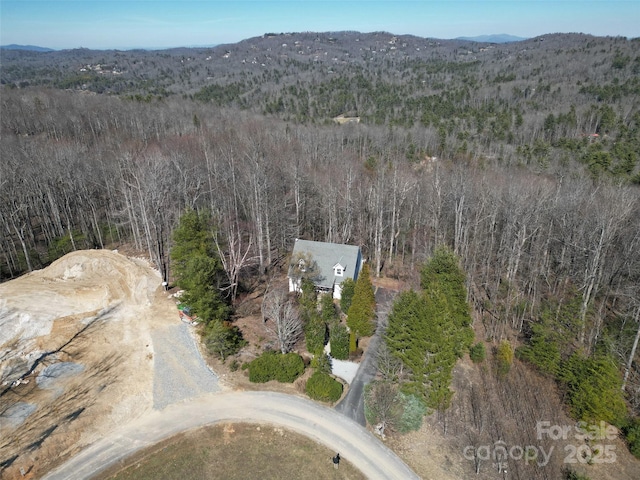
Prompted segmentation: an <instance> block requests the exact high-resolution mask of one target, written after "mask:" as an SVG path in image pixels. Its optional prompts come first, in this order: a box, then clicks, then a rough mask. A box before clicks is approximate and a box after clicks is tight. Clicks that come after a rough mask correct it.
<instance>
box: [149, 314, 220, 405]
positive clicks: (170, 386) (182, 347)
mask: <svg viewBox="0 0 640 480" xmlns="http://www.w3.org/2000/svg"><path fill="white" fill-rule="evenodd" d="M192 328H193V327H190V326H189V325H187V324H186V323H182V324H180V325H170V326H168V327H166V328H163V329H158V330H154V331H153V332H152V334H151V339H152V341H153V351H154V354H153V359H154V364H153V370H154V372H153V408H155V409H158V410H160V409H163V408H165V407H166V406H167V405H171V404H172V403H176V402H180V401H183V400H187V399H191V398H194V397H197V396H199V395H201V394H203V393H210V392H219V391H220V390H221V389H220V386H219V385H218V377H217V376H216V374H215V373H213V372H212V371H211V370H210V369H209V368H208V367H207V365H206V363H205V362H204V360H203V359H202V356H201V355H200V352H199V351H198V347H197V346H196V343H195V339H194V335H195V334H194V332H193V331H192Z"/></svg>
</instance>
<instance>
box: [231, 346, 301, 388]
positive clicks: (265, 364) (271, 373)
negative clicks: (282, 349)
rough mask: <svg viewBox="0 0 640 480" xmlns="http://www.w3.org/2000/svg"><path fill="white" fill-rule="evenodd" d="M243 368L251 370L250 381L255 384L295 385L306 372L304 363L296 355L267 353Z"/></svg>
mask: <svg viewBox="0 0 640 480" xmlns="http://www.w3.org/2000/svg"><path fill="white" fill-rule="evenodd" d="M242 368H243V369H244V368H248V369H249V381H250V382H253V383H265V382H268V381H270V380H277V381H278V382H282V383H293V382H294V381H295V379H296V378H298V377H299V376H300V375H302V373H303V372H304V361H303V360H302V357H301V356H300V355H298V354H296V353H285V354H282V353H276V352H274V351H267V352H264V353H263V354H262V355H261V356H259V357H258V358H256V359H255V360H252V361H251V362H249V363H246V364H244V365H243V366H242Z"/></svg>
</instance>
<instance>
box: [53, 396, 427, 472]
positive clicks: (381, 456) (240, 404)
mask: <svg viewBox="0 0 640 480" xmlns="http://www.w3.org/2000/svg"><path fill="white" fill-rule="evenodd" d="M223 421H238V422H258V423H261V422H264V423H269V424H274V425H279V426H282V427H284V428H287V429H291V430H293V431H296V432H299V433H301V434H303V435H306V436H307V437H309V438H311V439H313V440H315V441H317V442H319V443H321V444H323V445H326V446H327V447H329V448H330V449H332V450H334V451H336V452H340V456H341V457H343V458H344V459H345V460H347V461H349V462H351V463H352V464H353V465H354V466H355V467H356V468H358V469H359V470H360V471H361V472H362V473H363V474H364V475H365V476H366V477H367V478H369V479H398V480H411V479H419V477H418V476H416V475H415V473H413V472H412V471H411V470H410V469H409V467H407V465H405V464H404V463H403V462H402V460H400V458H398V457H397V456H396V455H395V454H394V453H393V452H392V451H391V450H389V449H388V448H387V447H386V446H384V445H383V444H382V443H381V442H380V441H379V440H378V439H377V438H375V437H374V436H373V435H372V434H371V433H369V432H368V431H367V430H366V429H364V428H363V427H362V426H360V425H358V424H357V423H356V422H354V421H353V420H350V419H348V418H346V417H345V416H344V415H341V414H339V413H338V412H336V411H335V410H332V409H329V408H326V407H323V406H320V405H317V404H315V403H313V402H311V401H309V400H305V399H303V398H299V397H294V396H292V395H284V394H281V393H275V392H232V393H217V394H205V395H201V396H199V397H198V398H195V399H191V400H187V401H185V402H182V403H176V404H173V405H170V406H168V407H167V408H165V409H164V410H153V411H152V412H151V413H150V414H148V415H146V416H145V417H143V418H141V419H139V420H137V421H135V422H133V423H131V424H128V425H126V426H124V427H122V428H120V429H118V430H116V431H114V432H113V433H112V434H111V435H109V436H108V437H106V438H104V439H102V440H99V441H98V442H96V443H94V444H93V445H91V446H90V447H88V448H87V449H85V450H84V451H82V452H81V453H80V454H78V455H77V456H75V457H74V458H72V459H71V460H69V461H68V462H67V463H65V464H63V465H62V466H61V467H59V468H57V469H56V470H54V471H53V472H50V473H49V474H48V475H47V476H45V477H44V478H45V479H49V480H62V479H68V480H71V479H73V480H77V479H84V478H89V477H91V476H93V475H96V474H97V473H99V472H101V471H103V470H105V469H106V468H108V467H109V466H111V465H113V464H115V463H116V462H117V461H119V460H122V459H123V458H125V457H126V456H128V455H131V454H132V453H134V452H136V451H137V450H140V449H142V448H145V447H148V446H150V445H153V444H155V443H157V442H159V441H161V440H163V439H165V438H168V437H170V436H172V435H175V434H177V433H179V432H181V431H184V430H189V429H193V428H196V427H201V426H204V425H210V424H214V423H219V422H223Z"/></svg>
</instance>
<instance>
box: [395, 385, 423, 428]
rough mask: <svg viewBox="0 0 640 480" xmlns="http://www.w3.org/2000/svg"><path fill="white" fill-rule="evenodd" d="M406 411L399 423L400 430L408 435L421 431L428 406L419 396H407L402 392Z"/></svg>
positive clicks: (401, 396) (401, 395)
mask: <svg viewBox="0 0 640 480" xmlns="http://www.w3.org/2000/svg"><path fill="white" fill-rule="evenodd" d="M400 398H401V399H402V405H403V406H404V411H403V412H402V416H401V417H400V421H399V423H398V430H399V431H400V432H402V433H407V432H411V431H415V430H419V429H420V427H421V426H422V419H423V418H424V416H425V415H426V414H427V405H426V404H425V403H424V402H423V401H422V399H421V398H420V397H418V396H417V395H406V394H404V393H402V392H400Z"/></svg>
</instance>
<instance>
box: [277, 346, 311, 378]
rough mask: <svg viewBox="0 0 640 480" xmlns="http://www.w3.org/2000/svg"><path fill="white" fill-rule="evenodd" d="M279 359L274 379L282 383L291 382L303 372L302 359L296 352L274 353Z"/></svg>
mask: <svg viewBox="0 0 640 480" xmlns="http://www.w3.org/2000/svg"><path fill="white" fill-rule="evenodd" d="M276 357H278V358H279V360H280V368H279V369H278V370H277V371H276V380H277V381H279V382H282V383H293V382H294V381H295V379H296V378H298V377H299V376H300V375H302V373H303V372H304V360H302V357H301V356H300V355H298V354H296V353H285V354H284V355H283V354H279V355H276Z"/></svg>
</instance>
